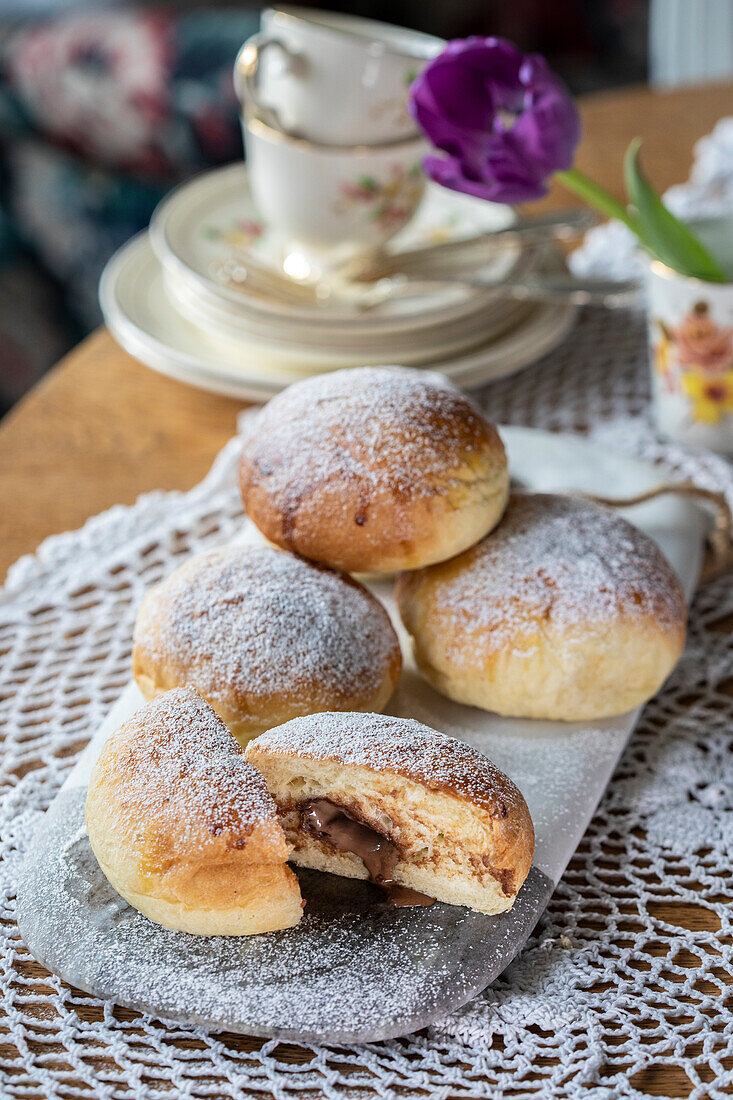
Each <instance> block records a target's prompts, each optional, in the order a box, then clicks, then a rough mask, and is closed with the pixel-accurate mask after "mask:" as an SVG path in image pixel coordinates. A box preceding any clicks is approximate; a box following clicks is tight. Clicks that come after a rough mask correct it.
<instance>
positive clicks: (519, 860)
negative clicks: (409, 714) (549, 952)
mask: <svg viewBox="0 0 733 1100" xmlns="http://www.w3.org/2000/svg"><path fill="white" fill-rule="evenodd" d="M246 756H247V759H248V760H249V761H250V762H251V763H252V764H254V766H255V767H256V768H258V769H259V770H260V771H261V772H262V774H263V775H264V777H265V779H266V781H267V786H268V787H269V789H270V791H271V793H272V795H273V796H274V798H275V801H276V802H277V805H278V810H279V812H280V816H281V820H282V823H283V826H284V828H285V834H286V836H287V838H288V841H289V842H290V843H291V844H292V846H293V853H292V856H291V860H292V862H293V863H296V864H298V866H300V867H312V868H315V869H316V870H319V871H330V872H332V873H333V874H336V875H345V876H346V877H347V878H359V879H371V881H372V882H374V883H375V884H377V885H379V886H383V887H387V888H391V892H392V894H393V896H394V900H395V901H396V902H397V904H426V903H427V904H429V903H430V902H431V901H432V900H433V899H436V898H437V899H438V900H439V901H445V902H449V903H450V904H452V905H467V906H469V907H470V908H471V909H477V910H478V911H479V912H481V913H500V912H502V911H503V910H505V909H509V908H510V907H511V905H512V903H513V901H514V899H515V897H516V896H517V891H518V890H519V888H520V886H521V885H522V883H523V882H524V880H525V878H526V877H527V874H528V873H529V869H530V866H531V863H532V855H533V852H534V830H533V828H532V819H531V818H530V816H529V810H528V809H527V805H526V803H525V801H524V799H523V798H522V795H521V793H520V791H519V790H518V789H517V787H515V785H514V783H512V781H511V779H508V778H507V776H506V775H504V774H503V773H502V772H500V771H499V769H498V768H497V767H495V766H494V764H492V763H491V761H490V760H487V759H486V757H485V756H482V754H481V753H480V752H478V751H477V750H476V749H473V748H471V747H470V746H469V745H465V744H463V742H461V741H456V740H455V739H454V738H452V737H446V736H445V735H444V734H442V733H438V732H437V731H436V730H433V729H430V727H429V726H424V725H422V723H421V722H415V721H413V720H412V719H407V718H391V717H388V716H386V715H380V714H339V713H330V714H312V715H309V716H308V717H306V718H296V719H294V720H293V721H292V722H287V723H286V724H285V725H284V726H279V727H278V728H277V729H273V730H270V731H269V732H268V733H264V734H262V736H261V737H258V738H257V739H256V740H255V741H251V742H250V743H249V745H248V746H247V749H246Z"/></svg>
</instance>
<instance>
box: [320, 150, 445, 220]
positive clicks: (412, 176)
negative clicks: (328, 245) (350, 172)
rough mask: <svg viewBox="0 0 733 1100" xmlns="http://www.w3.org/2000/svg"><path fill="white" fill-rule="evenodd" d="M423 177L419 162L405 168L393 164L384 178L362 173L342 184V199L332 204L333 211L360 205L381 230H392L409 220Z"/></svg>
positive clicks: (339, 211) (418, 197)
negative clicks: (354, 179)
mask: <svg viewBox="0 0 733 1100" xmlns="http://www.w3.org/2000/svg"><path fill="white" fill-rule="evenodd" d="M423 186H424V178H423V175H422V169H421V167H420V164H419V163H418V164H413V165H412V167H411V168H408V169H404V168H401V167H399V166H397V165H395V166H393V167H392V169H391V170H390V172H389V174H388V176H387V178H386V179H385V180H380V179H377V178H376V176H370V175H363V176H359V178H358V179H357V180H356V181H354V182H347V183H342V184H341V187H340V189H339V190H340V195H341V198H340V199H339V200H338V202H337V203H336V204H335V206H334V213H335V214H343V213H345V212H346V211H347V210H348V209H349V208H350V207H352V206H354V205H358V204H361V205H363V206H364V207H365V209H366V211H367V213H368V216H369V219H370V220H371V221H374V222H376V223H377V225H378V226H379V227H380V228H382V229H391V228H393V227H394V226H395V225H401V224H403V223H406V222H408V221H409V219H410V218H411V217H412V215H413V214H414V212H415V207H416V205H417V203H418V202H419V200H420V196H421V194H422V191H423Z"/></svg>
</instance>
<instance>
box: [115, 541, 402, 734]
mask: <svg viewBox="0 0 733 1100" xmlns="http://www.w3.org/2000/svg"><path fill="white" fill-rule="evenodd" d="M132 663H133V672H134V675H135V678H136V680H137V682H138V684H139V686H140V688H141V690H142V692H143V694H144V695H145V697H146V698H148V699H151V698H154V697H155V695H157V694H158V693H160V692H161V691H167V690H169V689H170V688H172V687H177V686H179V685H184V684H185V685H189V686H191V687H194V688H195V689H196V690H197V691H198V692H200V694H201V695H203V696H204V698H205V699H207V700H208V702H209V703H210V704H211V705H212V706H213V708H214V710H215V711H216V712H217V713H218V714H219V715H220V717H221V718H223V719H224V721H225V722H226V724H227V726H228V727H229V729H230V730H231V732H232V733H233V734H234V735H235V737H236V738H237V739H238V740H240V741H241V742H242V743H244V742H246V741H247V740H248V739H249V738H250V737H253V736H255V735H256V734H257V733H261V732H262V730H264V729H268V728H269V727H270V726H273V725H278V724H280V723H281V722H284V721H287V720H288V719H289V718H292V717H295V716H296V715H299V714H308V713H311V712H312V711H319V710H362V709H363V710H381V708H382V707H384V706H385V705H386V703H387V700H388V699H389V697H390V695H391V694H392V692H393V690H394V688H395V686H396V684H397V680H398V679H399V675H400V671H401V667H402V656H401V653H400V647H399V642H398V640H397V635H396V634H395V631H394V628H393V627H392V624H391V622H390V619H389V616H388V614H387V612H386V611H385V609H384V608H383V606H382V605H381V603H379V601H378V600H377V599H376V598H375V597H374V596H372V594H371V593H370V592H369V591H368V590H367V589H366V588H364V586H363V585H361V584H359V583H358V582H357V581H355V580H353V578H351V577H349V576H347V575H345V574H343V573H337V572H334V571H332V570H330V569H326V568H324V567H322V566H318V565H315V564H314V563H313V562H308V561H304V560H303V559H302V558H298V557H295V556H294V555H292V554H287V553H283V551H281V550H277V549H274V548H273V547H268V546H239V547H225V548H222V549H218V550H210V551H206V552H204V553H202V554H198V555H196V556H195V557H193V558H191V559H189V560H188V561H187V562H185V563H184V564H183V565H182V566H180V567H179V568H178V569H177V570H176V571H175V572H174V573H173V574H172V575H171V576H170V577H168V578H167V579H166V580H165V581H163V582H162V584H159V585H158V586H157V587H156V588H154V589H152V590H151V591H150V592H149V593H148V594H147V595H146V596H145V598H144V600H143V602H142V604H141V607H140V611H139V613H138V618H137V623H136V626H135V636H134V641H133V657H132Z"/></svg>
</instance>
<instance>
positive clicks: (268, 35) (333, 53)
mask: <svg viewBox="0 0 733 1100" xmlns="http://www.w3.org/2000/svg"><path fill="white" fill-rule="evenodd" d="M444 45H445V43H444V42H443V40H442V39H440V38H434V37H433V36H431V35H427V34H422V33H420V32H418V31H412V30H408V29H406V28H403V27H393V26H391V25H390V24H388V23H378V22H375V21H374V20H371V19H359V18H355V17H354V16H350V15H342V14H339V13H336V12H322V11H316V10H312V9H309V8H297V7H284V8H278V9H273V8H269V9H267V10H266V11H265V12H264V13H263V15H262V30H261V31H260V33H259V34H256V35H254V36H253V37H252V38H250V39H249V40H248V41H247V42H246V43H245V44H244V46H243V47H242V49H241V50H240V52H239V55H238V57H237V60H236V62H235V66H234V78H235V85H236V88H237V93H238V95H239V97H240V100H241V101H242V103H243V106H244V107H245V110H249V109H255V111H256V113H259V114H261V115H262V114H263V111H262V110H261V109H260V107H261V108H263V109H264V111H265V112H272V114H271V115H269V116H268V115H267V114H265V115H264V117H268V120H269V119H271V120H272V121H273V122H274V123H275V124H276V125H278V126H279V127H281V128H282V129H283V130H285V131H286V132H288V133H290V134H293V135H294V136H298V137H304V138H307V139H308V140H309V141H315V142H320V143H323V144H328V145H361V144H366V145H371V144H375V143H376V144H382V143H384V142H388V141H398V140H402V139H406V138H409V136H410V135H414V134H415V132H416V127H415V125H414V123H413V122H412V119H411V118H410V116H409V114H408V111H407V93H408V89H409V87H410V84H411V83H412V81H413V80H414V79H415V77H416V76H417V74H418V73H419V72H420V70H421V69H422V67H423V65H424V64H425V63H426V61H427V60H428V59H429V58H431V57H434V56H435V55H436V54H438V53H440V51H441V49H442V48H443V46H444ZM257 105H259V107H258V106H257Z"/></svg>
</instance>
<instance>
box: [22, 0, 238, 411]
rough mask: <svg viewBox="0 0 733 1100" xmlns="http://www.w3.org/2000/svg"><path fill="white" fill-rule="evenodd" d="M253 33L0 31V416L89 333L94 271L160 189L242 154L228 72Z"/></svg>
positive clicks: (116, 21)
mask: <svg viewBox="0 0 733 1100" xmlns="http://www.w3.org/2000/svg"><path fill="white" fill-rule="evenodd" d="M258 23H259V16H258V14H257V12H255V11H241V10H239V11H237V10H222V11H199V12H193V13H188V14H176V13H175V12H171V11H145V12H142V11H141V12H136V11H134V10H129V11H128V10H119V9H118V10H105V11H96V12H95V11H87V12H77V13H72V14H66V15H62V16H59V17H57V18H52V19H45V20H43V21H34V22H26V23H25V24H24V25H22V26H21V27H20V28H18V29H15V30H12V31H10V32H7V33H6V36H5V39H4V41H3V42H2V47H1V48H0V290H2V291H4V292H3V293H0V344H2V346H4V347H5V348H12V349H13V355H12V356H6V357H5V359H4V360H3V361H1V362H0V412H2V409H3V407H7V406H8V405H9V404H11V403H12V401H13V400H14V399H16V398H17V397H18V396H19V395H20V394H21V393H22V392H23V391H24V389H25V388H27V387H28V386H29V385H30V384H31V383H32V382H33V381H34V380H35V379H36V378H37V377H38V376H39V374H40V373H42V371H43V369H44V368H45V366H47V365H50V364H51V362H53V360H54V359H55V358H57V357H58V355H59V354H61V353H62V352H63V350H65V348H67V347H69V346H71V345H72V344H73V343H75V342H76V341H77V340H78V339H79V337H80V336H81V335H82V334H83V333H84V332H85V331H88V330H89V329H91V328H93V327H94V326H95V325H96V324H98V323H99V320H100V313H99V307H98V304H97V283H98V280H99V276H100V274H101V271H102V268H103V267H104V264H105V263H106V261H107V260H108V259H109V257H110V256H111V254H112V253H113V252H114V251H115V249H117V248H118V247H119V246H120V245H122V244H124V242H125V241H127V240H128V239H129V238H130V237H131V236H133V235H134V234H135V233H137V232H139V231H140V230H141V229H144V228H145V227H146V226H147V224H148V222H149V220H150V215H151V214H152V212H153V209H154V208H155V205H156V203H157V202H158V201H159V200H160V198H161V197H162V196H163V195H164V194H165V192H166V191H167V190H168V189H169V188H170V187H171V186H172V184H174V183H175V182H177V181H178V180H180V179H182V178H185V177H186V176H188V175H190V174H191V173H192V172H196V171H199V170H201V169H204V168H207V167H210V166H212V165H216V164H221V163H225V162H227V161H231V160H235V159H237V158H238V157H240V156H241V155H242V141H241V132H240V127H239V119H238V113H237V104H236V101H235V97H234V89H233V85H232V76H231V72H232V65H233V62H234V58H235V56H236V53H237V51H238V49H239V47H240V45H241V44H242V42H243V41H244V39H245V38H248V37H249V35H251V34H253V33H254V32H255V31H256V30H257V26H258ZM1 32H2V26H1V24H0V34H1ZM9 287H10V288H12V290H13V293H12V294H10V293H7V290H8V288H9ZM21 300H22V301H24V302H25V306H24V309H23V311H22V312H21V313H19V311H18V308H17V303H18V301H21ZM39 334H43V339H39Z"/></svg>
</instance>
